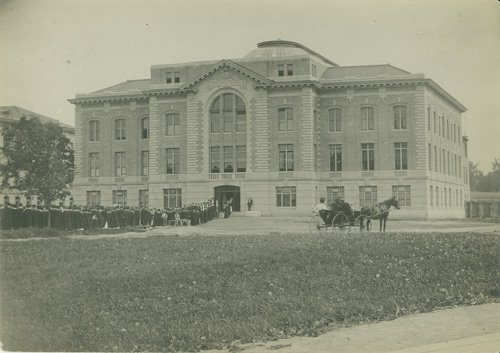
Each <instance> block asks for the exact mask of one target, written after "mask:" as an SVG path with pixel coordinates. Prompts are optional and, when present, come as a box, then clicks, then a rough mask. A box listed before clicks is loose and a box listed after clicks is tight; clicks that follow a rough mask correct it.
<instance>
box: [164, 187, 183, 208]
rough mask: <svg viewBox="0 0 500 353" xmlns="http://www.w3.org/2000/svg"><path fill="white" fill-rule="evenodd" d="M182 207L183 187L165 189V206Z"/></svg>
mask: <svg viewBox="0 0 500 353" xmlns="http://www.w3.org/2000/svg"><path fill="white" fill-rule="evenodd" d="M179 207H182V189H163V208H165V209H167V208H179Z"/></svg>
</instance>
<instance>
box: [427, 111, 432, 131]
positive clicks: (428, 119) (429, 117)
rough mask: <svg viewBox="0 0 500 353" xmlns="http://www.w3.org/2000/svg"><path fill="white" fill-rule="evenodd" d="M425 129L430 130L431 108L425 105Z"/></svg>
mask: <svg viewBox="0 0 500 353" xmlns="http://www.w3.org/2000/svg"><path fill="white" fill-rule="evenodd" d="M427 130H428V131H431V108H429V107H427Z"/></svg>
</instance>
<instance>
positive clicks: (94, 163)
mask: <svg viewBox="0 0 500 353" xmlns="http://www.w3.org/2000/svg"><path fill="white" fill-rule="evenodd" d="M99 167H100V161H99V153H90V154H89V168H90V171H89V175H90V177H91V178H97V177H99V169H100V168H99Z"/></svg>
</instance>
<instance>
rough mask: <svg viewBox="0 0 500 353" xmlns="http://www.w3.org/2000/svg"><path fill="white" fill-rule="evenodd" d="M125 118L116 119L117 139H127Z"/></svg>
mask: <svg viewBox="0 0 500 353" xmlns="http://www.w3.org/2000/svg"><path fill="white" fill-rule="evenodd" d="M125 128H126V125H125V119H116V120H115V140H125V136H126V135H125Z"/></svg>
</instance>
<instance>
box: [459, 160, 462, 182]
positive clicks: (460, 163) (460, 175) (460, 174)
mask: <svg viewBox="0 0 500 353" xmlns="http://www.w3.org/2000/svg"><path fill="white" fill-rule="evenodd" d="M458 177H459V178H462V157H460V156H458Z"/></svg>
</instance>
